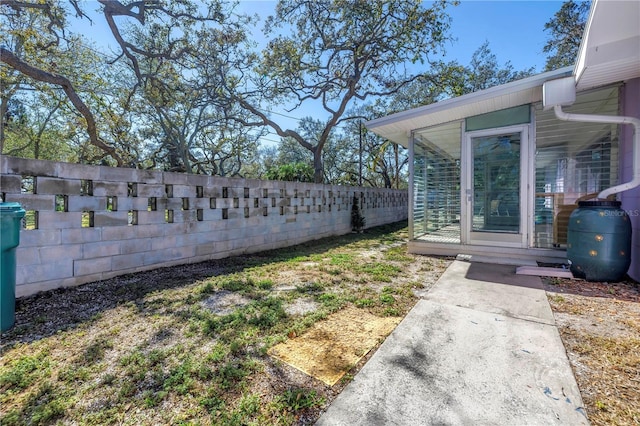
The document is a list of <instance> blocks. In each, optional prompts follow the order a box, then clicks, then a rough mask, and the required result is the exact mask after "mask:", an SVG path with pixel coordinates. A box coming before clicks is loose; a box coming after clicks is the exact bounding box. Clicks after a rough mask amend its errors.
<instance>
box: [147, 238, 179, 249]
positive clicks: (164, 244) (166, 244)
mask: <svg viewBox="0 0 640 426" xmlns="http://www.w3.org/2000/svg"><path fill="white" fill-rule="evenodd" d="M150 240H151V251H157V250H164V249H167V248H172V247H175V246H176V240H177V236H175V235H167V236H162V237H155V238H150Z"/></svg>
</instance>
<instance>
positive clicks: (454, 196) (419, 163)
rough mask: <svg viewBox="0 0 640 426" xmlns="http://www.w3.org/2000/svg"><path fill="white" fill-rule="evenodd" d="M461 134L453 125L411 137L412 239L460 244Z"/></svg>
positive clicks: (434, 128) (458, 125)
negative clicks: (412, 140)
mask: <svg viewBox="0 0 640 426" xmlns="http://www.w3.org/2000/svg"><path fill="white" fill-rule="evenodd" d="M461 131H462V127H461V123H460V122H454V123H449V124H445V125H442V126H437V127H433V128H430V129H428V130H426V131H424V132H421V133H416V134H415V137H414V154H413V159H414V162H413V170H414V178H413V235H414V238H420V239H423V240H425V241H430V242H436V243H451V244H460V164H461V163H460V160H461V159H460V137H461V134H462V133H461Z"/></svg>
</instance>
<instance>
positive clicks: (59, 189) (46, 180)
mask: <svg viewBox="0 0 640 426" xmlns="http://www.w3.org/2000/svg"><path fill="white" fill-rule="evenodd" d="M35 193H36V194H40V195H44V194H54V195H55V194H62V195H75V194H77V195H80V180H79V179H73V180H71V179H58V178H51V177H44V176H36V190H35Z"/></svg>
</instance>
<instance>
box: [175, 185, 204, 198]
mask: <svg viewBox="0 0 640 426" xmlns="http://www.w3.org/2000/svg"><path fill="white" fill-rule="evenodd" d="M203 191H204V189H203ZM173 196H174V197H175V198H183V197H187V198H188V197H193V198H195V197H196V186H195V185H173Z"/></svg>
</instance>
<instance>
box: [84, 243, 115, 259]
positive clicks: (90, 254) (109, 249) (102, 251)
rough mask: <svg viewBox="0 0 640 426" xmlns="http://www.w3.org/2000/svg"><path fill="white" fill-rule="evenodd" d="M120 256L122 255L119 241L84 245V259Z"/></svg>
mask: <svg viewBox="0 0 640 426" xmlns="http://www.w3.org/2000/svg"><path fill="white" fill-rule="evenodd" d="M118 254H121V253H120V242H119V241H100V242H97V243H86V244H84V250H83V256H82V259H96V258H101V257H108V256H115V255H118Z"/></svg>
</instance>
